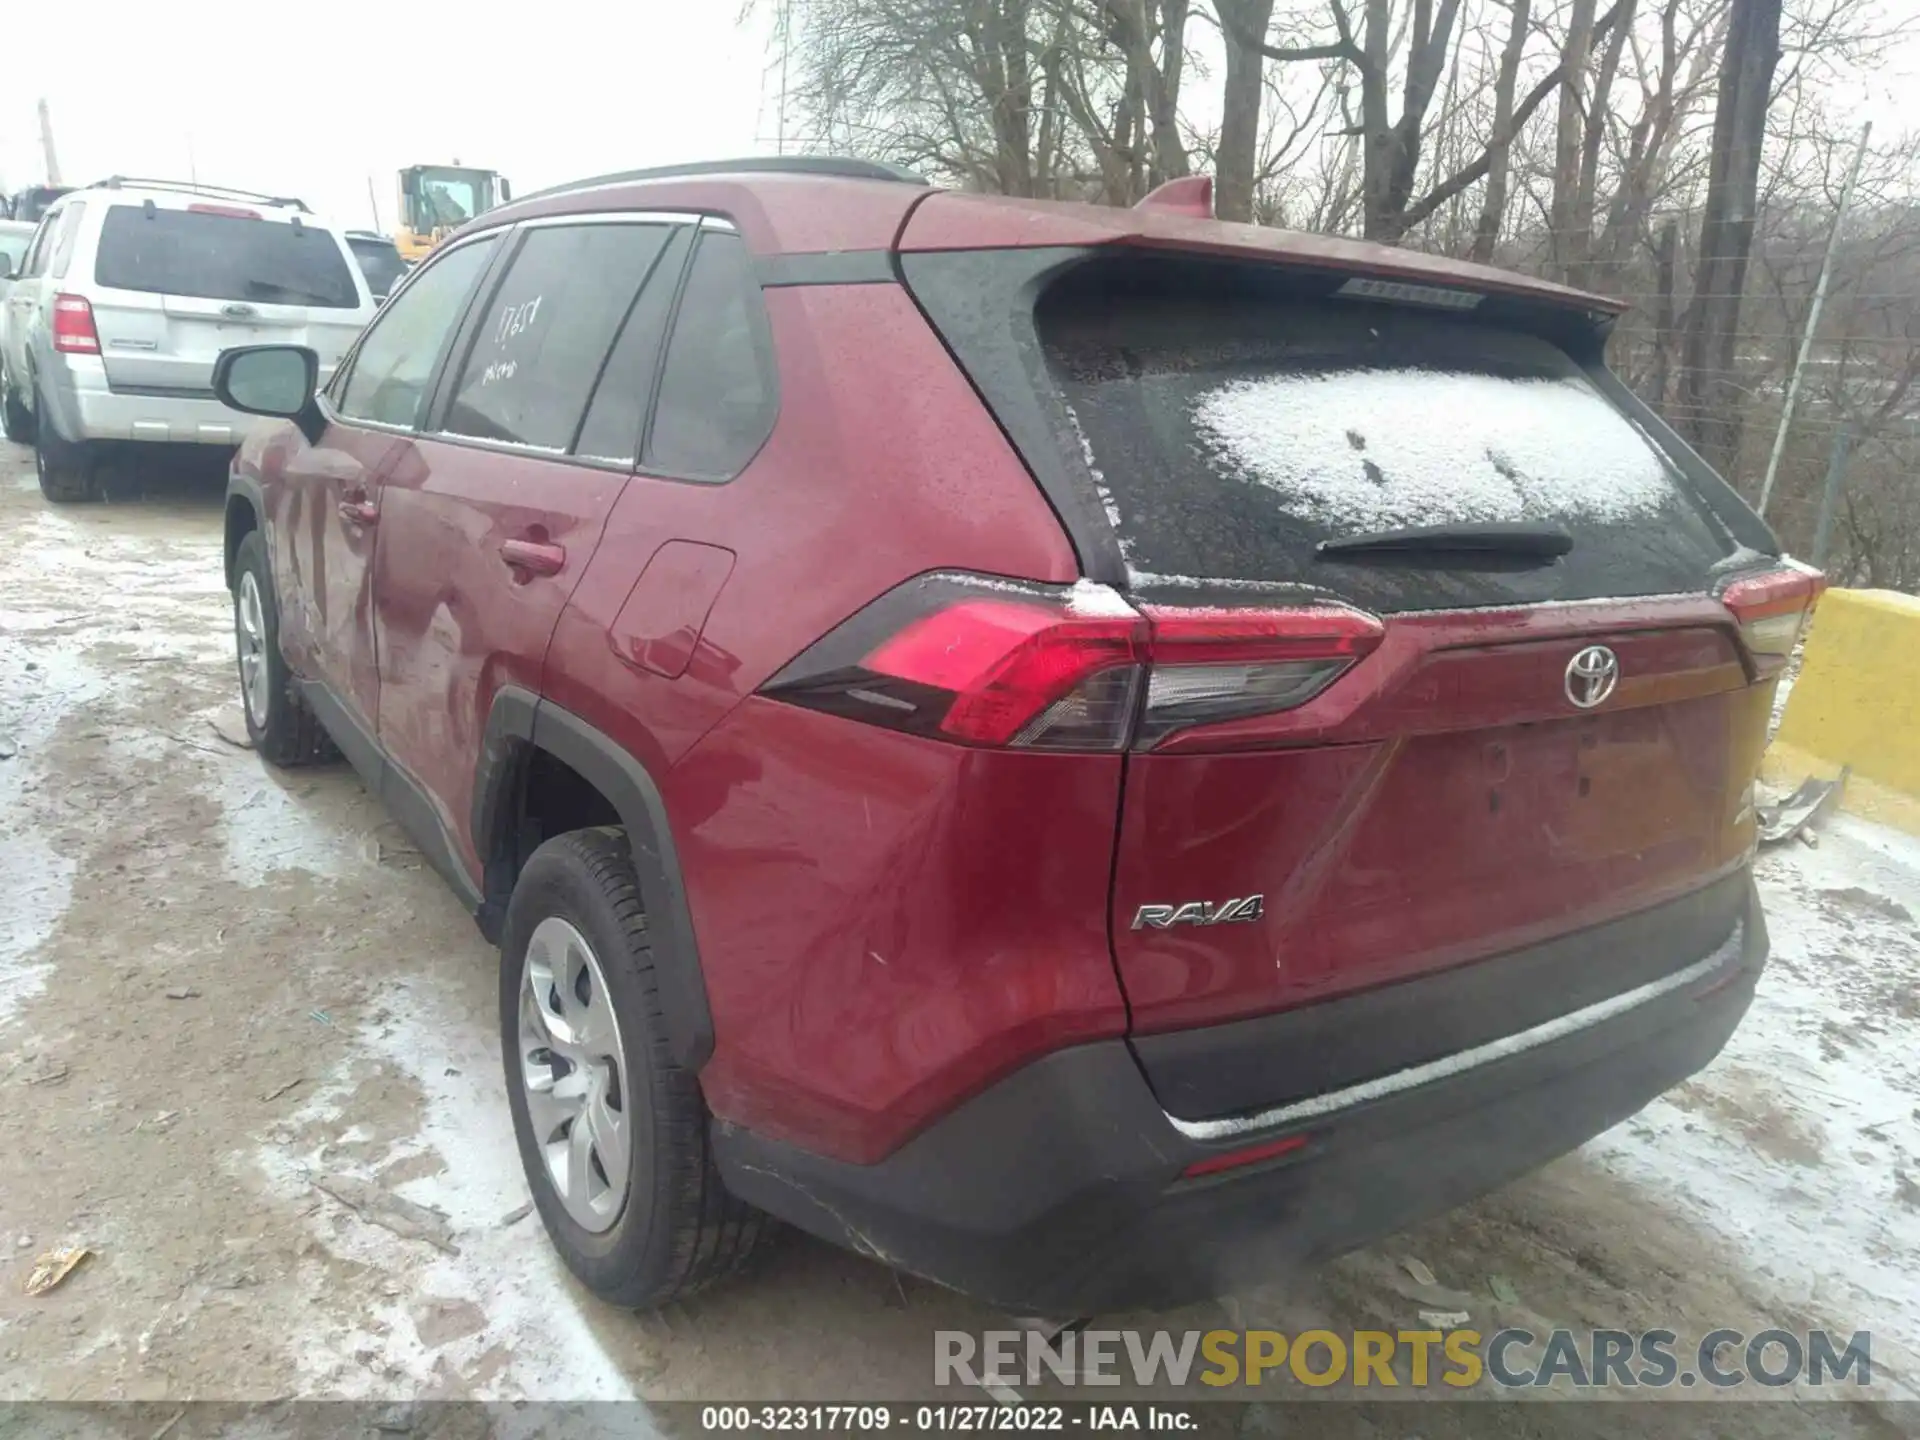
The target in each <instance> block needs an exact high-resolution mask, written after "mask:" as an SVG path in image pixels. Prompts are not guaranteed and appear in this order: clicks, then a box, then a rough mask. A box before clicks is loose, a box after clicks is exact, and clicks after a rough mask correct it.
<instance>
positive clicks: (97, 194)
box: [0, 177, 374, 500]
mask: <svg viewBox="0 0 1920 1440" xmlns="http://www.w3.org/2000/svg"><path fill="white" fill-rule="evenodd" d="M19 269H20V274H19V276H18V277H17V278H16V279H15V281H14V284H13V288H12V291H11V293H10V294H9V295H8V296H7V300H6V311H5V315H4V319H0V401H3V402H4V405H5V409H6V421H7V433H8V434H9V435H11V436H12V437H13V438H14V439H16V440H21V441H30V442H31V443H32V444H33V447H34V459H35V468H36V469H37V470H38V471H39V475H40V489H41V491H42V492H43V493H44V494H45V495H46V497H47V498H48V499H49V500H86V499H91V498H93V497H94V496H95V495H96V494H98V490H99V487H98V480H99V475H100V461H101V460H102V458H103V456H104V455H105V454H106V452H107V451H108V450H109V448H110V447H113V446H115V445H118V444H123V443H129V442H130V443H136V444H145V443H160V444H168V445H204V446H224V447H228V448H231V447H232V446H234V445H237V444H238V443H239V441H240V440H241V438H242V437H243V436H244V434H245V431H246V429H247V427H248V426H249V425H250V423H251V422H250V421H248V420H247V419H246V418H244V417H243V416H241V415H239V414H238V413H237V412H235V411H232V410H229V409H227V408H226V407H225V406H224V405H222V404H221V403H220V402H219V401H218V400H216V399H215V398H214V395H213V383H212V382H213V364H214V361H216V360H217V359H219V358H220V352H221V351H222V350H227V349H231V348H232V347H233V346H236V345H258V344H269V343H280V344H287V345H305V346H309V347H311V348H312V349H313V350H315V351H316V352H318V354H319V356H320V364H321V373H322V375H323V376H324V375H326V374H328V373H330V372H331V371H332V369H333V367H334V365H335V364H337V363H338V362H339V360H340V357H341V356H342V355H344V354H345V353H346V351H347V347H348V346H349V345H351V344H352V343H353V341H354V338H355V337H356V336H357V335H358V334H359V333H360V330H361V327H362V326H364V325H365V324H366V322H367V321H368V320H369V319H371V318H372V316H373V312H374V300H373V296H372V294H371V293H370V292H369V290H368V288H367V282H366V279H365V277H364V276H363V275H362V273H361V269H360V266H359V264H358V263H356V261H355V260H354V258H353V256H352V254H351V252H350V251H349V250H348V248H347V245H346V242H345V241H344V239H343V238H342V236H341V233H340V232H339V231H337V230H335V229H333V228H331V227H329V226H327V225H325V224H323V223H321V222H320V221H318V220H317V219H316V218H315V217H314V216H313V214H312V213H311V212H310V211H308V209H307V207H306V206H305V205H303V204H301V203H300V202H299V201H298V200H291V199H285V198H279V197H274V196H267V195H255V194H251V193H249V192H246V191H238V190H223V189H218V188H215V187H212V186H206V185H188V184H181V183H177V182H173V181H166V180H133V179H125V178H120V177H116V178H114V179H111V180H104V181H102V182H100V183H99V184H98V185H93V186H89V187H88V188H86V189H84V190H75V191H74V192H72V193H71V194H69V195H65V196H62V197H61V198H60V199H59V200H58V201H57V202H56V203H55V204H54V206H53V207H52V208H51V209H50V210H48V212H47V214H46V217H45V218H44V219H43V220H42V221H41V222H40V228H39V230H38V232H37V233H36V234H35V235H34V238H33V244H32V246H31V247H30V248H29V249H28V251H27V254H26V258H25V261H24V263H23V264H22V265H21V266H20V267H19Z"/></svg>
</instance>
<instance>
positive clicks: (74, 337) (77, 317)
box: [53, 295, 100, 355]
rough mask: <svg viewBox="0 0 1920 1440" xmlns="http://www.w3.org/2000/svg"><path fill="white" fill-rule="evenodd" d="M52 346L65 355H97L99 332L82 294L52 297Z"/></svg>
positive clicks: (90, 307) (90, 308)
mask: <svg viewBox="0 0 1920 1440" xmlns="http://www.w3.org/2000/svg"><path fill="white" fill-rule="evenodd" d="M53 348H54V349H56V350H58V351H60V352H61V353H62V354H66V355H98V354H99V353H100V332H99V331H97V330H95V329H94V328H93V306H91V305H89V304H88V303H87V299H86V296H84V295H56V296H54V297H53Z"/></svg>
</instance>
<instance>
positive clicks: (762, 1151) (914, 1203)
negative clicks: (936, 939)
mask: <svg viewBox="0 0 1920 1440" xmlns="http://www.w3.org/2000/svg"><path fill="white" fill-rule="evenodd" d="M1746 911H1747V913H1746V918H1745V919H1744V921H1743V922H1742V925H1741V927H1740V929H1739V930H1738V931H1737V932H1736V935H1735V936H1734V937H1732V938H1730V939H1729V941H1728V943H1726V944H1725V945H1723V946H1721V947H1720V948H1719V949H1718V950H1717V951H1716V952H1715V955H1714V957H1708V956H1702V963H1701V964H1700V965H1699V966H1697V967H1693V968H1694V969H1696V970H1697V971H1698V972H1699V973H1697V974H1696V975H1694V976H1693V977H1692V978H1690V979H1688V980H1687V981H1686V983H1684V984H1682V985H1679V986H1677V987H1676V988H1669V989H1666V990H1663V991H1661V992H1660V993H1658V994H1655V995H1652V996H1650V997H1649V998H1647V999H1646V1000H1645V1001H1644V1002H1643V1003H1634V1004H1620V1003H1618V1002H1617V1001H1616V1003H1615V1004H1614V1005H1613V1006H1612V1008H1610V1009H1609V1010H1607V1011H1606V1012H1605V1013H1596V1014H1594V1015H1592V1016H1590V1017H1589V1018H1587V1019H1585V1020H1582V1019H1581V1017H1580V1016H1578V1015H1576V1016H1573V1017H1566V1019H1567V1021H1568V1022H1569V1023H1565V1024H1562V1025H1561V1026H1559V1027H1558V1028H1555V1029H1553V1030H1552V1031H1551V1033H1547V1032H1541V1035H1540V1036H1539V1037H1536V1039H1535V1041H1534V1043H1531V1044H1529V1045H1525V1046H1518V1047H1516V1048H1514V1049H1513V1050H1512V1051H1511V1052H1510V1053H1494V1054H1490V1055H1488V1054H1483V1055H1481V1056H1479V1057H1478V1058H1477V1060H1476V1061H1475V1063H1471V1064H1465V1065H1463V1066H1462V1068H1459V1069H1456V1070H1453V1071H1451V1072H1447V1073H1435V1074H1432V1075H1430V1076H1423V1077H1422V1078H1421V1080H1420V1083H1417V1084H1408V1085H1407V1086H1405V1087H1404V1088H1399V1089H1397V1090H1395V1091H1394V1092H1393V1093H1391V1094H1386V1095H1377V1096H1371V1097H1370V1096H1368V1095H1367V1094H1364V1093H1359V1094H1351V1093H1349V1094H1347V1095H1346V1098H1345V1099H1342V1098H1341V1097H1340V1096H1338V1095H1336V1096H1333V1097H1322V1098H1324V1099H1327V1100H1328V1101H1329V1108H1328V1109H1327V1110H1326V1111H1325V1112H1324V1113H1320V1114H1314V1115H1308V1116H1305V1117H1294V1118H1285V1119H1282V1120H1280V1121H1278V1122H1276V1123H1273V1124H1269V1125H1266V1126H1264V1127H1255V1128H1248V1129H1245V1130H1239V1131H1236V1132H1235V1133H1231V1134H1217V1133H1212V1132H1213V1131H1217V1130H1219V1128H1220V1127H1219V1126H1218V1125H1217V1124H1216V1125H1215V1126H1213V1127H1212V1130H1211V1131H1209V1132H1207V1133H1198V1131H1199V1130H1200V1128H1201V1127H1196V1126H1195V1125H1193V1124H1192V1123H1187V1124H1184V1125H1183V1124H1182V1122H1178V1121H1175V1120H1174V1119H1172V1118H1171V1117H1170V1116H1168V1114H1167V1113H1166V1112H1165V1111H1164V1110H1163V1109H1162V1108H1161V1106H1160V1105H1159V1103H1158V1102H1157V1101H1156V1100H1155V1098H1154V1095H1153V1092H1152V1090H1151V1089H1150V1088H1149V1087H1148V1085H1147V1082H1146V1080H1145V1079H1144V1077H1143V1076H1142V1074H1141V1071H1140V1068H1139V1065H1138V1064H1137V1063H1136V1061H1135V1059H1134V1056H1133V1053H1132V1051H1131V1050H1130V1049H1129V1047H1128V1045H1127V1043H1126V1042H1125V1041H1121V1040H1113V1041H1104V1042H1101V1043H1098V1044H1092V1045H1084V1046H1079V1047H1076V1048H1074V1049H1071V1050H1063V1051H1059V1052H1057V1053H1055V1054H1052V1055H1049V1056H1047V1057H1045V1058H1044V1059H1041V1060H1039V1061H1036V1062H1035V1063H1034V1064H1032V1065H1029V1066H1027V1067H1026V1068H1024V1069H1022V1070H1020V1071H1017V1072H1016V1073H1014V1074H1012V1075H1010V1076H1008V1077H1007V1078H1006V1079H1004V1080H1002V1081H1000V1082H999V1083H998V1084H996V1085H994V1086H993V1087H991V1088H990V1089H988V1090H987V1091H985V1092H983V1093H982V1094H980V1095H978V1096H976V1097H975V1098H974V1099H972V1100H970V1101H968V1102H967V1103H966V1104H965V1105H963V1106H961V1107H960V1108H959V1109H957V1110H955V1111H954V1112H953V1113H952V1114H951V1115H949V1116H947V1117H946V1118H945V1119H944V1120H942V1121H940V1122H939V1123H937V1124H936V1125H934V1126H932V1127H931V1128H930V1129H928V1130H926V1131H923V1132H922V1133H921V1134H920V1135H918V1136H917V1137H915V1138H914V1139H913V1140H912V1141H910V1142H909V1143H907V1144H906V1145H904V1146H903V1147H901V1148H900V1149H899V1150H897V1151H896V1152H894V1154H892V1155H890V1156H888V1157H887V1158H886V1159H885V1160H883V1161H881V1162H879V1163H878V1164H875V1165H865V1166H862V1165H849V1164H845V1163H842V1162H839V1161H834V1160H828V1159H824V1158H822V1157H820V1156H817V1155H813V1154H810V1153H808V1152H806V1151H802V1150H798V1149H795V1148H793V1147H791V1146H787V1145H783V1144H780V1143H778V1142H774V1141H770V1140H767V1139H764V1138H762V1137H759V1136H756V1135H754V1134H752V1133H751V1132H749V1131H746V1130H742V1129H740V1128H738V1127H735V1126H730V1125H727V1124H724V1123H719V1124H716V1126H715V1127H714V1147H715V1153H716V1156H717V1159H718V1161H719V1165H720V1169H721V1173H722V1175H723V1176H724V1177H725V1180H726V1183H727V1184H728V1186H729V1187H730V1188H732V1189H733V1190H734V1191H735V1192H736V1193H738V1194H739V1195H740V1196H741V1197H743V1198H744V1199H746V1200H748V1201H750V1202H752V1203H753V1204H756V1205H758V1206H760V1207H762V1208H763V1209H766V1210H768V1211H771V1212H772V1213H773V1214H775V1215H778V1216H781V1217H782V1218H784V1219H787V1220H789V1221H791V1222H792V1223H794V1224H796V1225H798V1226H800V1227H801V1228H802V1229H805V1230H809V1231H812V1232H813V1233H814V1234H817V1235H821V1236H824V1237H826V1238H827V1239H830V1240H834V1241H838V1242H839V1243H842V1244H845V1245H847V1246H849V1247H850V1248H852V1249H855V1250H858V1251H860V1252H862V1253H865V1254H869V1255H873V1256H875V1257H877V1258H879V1259H882V1260H885V1261H887V1262H889V1263H891V1264H894V1265H897V1266H898V1267H900V1268H901V1269H903V1270H906V1271H909V1272H911V1273H914V1274H918V1275H922V1276H925V1277H927V1278H929V1279H932V1280H936V1281H939V1282H941V1283H943V1284H946V1285H949V1286H952V1287H953V1288H955V1289H957V1290H961V1291H964V1292H966V1293H968V1294H970V1295H973V1296H976V1297H978V1298H979V1299H981V1300H984V1301H986V1302H988V1303H990V1304H993V1305H996V1306H998V1307H1001V1308H1003V1309H1005V1310H1007V1311H1009V1312H1011V1313H1013V1314H1019V1315H1049V1316H1080V1315H1089V1314H1093V1313H1096V1312H1099V1311H1111V1310H1116V1309H1123V1308H1128V1307H1131V1306H1135V1305H1170V1304H1178V1303H1184V1302H1187V1301H1192V1300H1196V1299H1201V1298H1204V1297H1206V1296H1209V1295H1217V1294H1223V1293H1226V1292H1227V1291H1229V1290H1231V1289H1235V1288H1243V1287H1244V1286H1246V1285H1248V1284H1250V1283H1254V1282H1258V1281H1265V1280H1272V1279H1276V1278H1281V1277H1284V1276H1285V1275H1287V1274H1289V1273H1293V1272H1296V1271H1298V1270H1300V1269H1301V1268H1303V1267H1307V1266H1311V1265H1313V1264H1315V1263H1317V1262H1319V1261H1323V1260H1326V1259H1328V1258H1331V1257H1332V1256H1335V1255H1338V1254H1340V1253H1342V1252H1343V1251H1346V1250H1350V1249H1353V1248H1355V1247H1357V1246H1360V1245H1364V1244H1367V1243H1368V1242H1369V1241H1372V1240H1375V1239H1377V1238H1379V1237H1380V1236H1382V1235H1386V1234H1390V1233H1392V1232H1394V1231H1396V1230H1400V1229H1403V1228H1405V1227H1406V1226H1408V1225H1411V1224H1413V1223H1414V1222H1416V1221H1418V1220H1421V1219H1423V1218H1425V1217H1426V1216H1429V1215H1432V1214H1435V1213H1437V1212H1439V1211H1442V1210H1446V1209H1449V1208H1451V1207H1453V1206H1455V1205H1459V1204H1462V1203H1464V1202H1466V1201H1468V1200H1471V1199H1473V1198H1475V1197H1477V1196H1479V1195H1483V1194H1485V1193H1486V1192H1487V1191H1489V1190H1492V1189H1494V1188H1495V1187H1497V1186H1499V1185H1501V1184H1503V1183H1504V1182H1506V1181H1507V1180H1510V1179H1512V1178H1514V1177H1516V1176H1518V1175H1521V1174H1524V1173H1525V1172H1527V1171H1529V1170H1532V1169H1535V1168H1536V1167H1538V1166H1540V1165H1542V1164H1544V1163H1545V1162H1546V1161H1548V1160H1551V1159H1553V1158H1554V1157H1555V1156H1558V1155H1561V1154H1564V1153H1565V1152H1566V1151H1568V1150H1571V1149H1573V1148H1574V1147H1576V1146H1578V1145H1579V1144H1581V1143H1582V1142H1583V1141H1585V1140H1588V1139H1590V1138H1591V1137H1592V1136H1594V1135H1597V1134H1598V1133H1600V1132H1601V1131H1602V1130H1605V1129H1607V1128H1608V1127H1610V1126H1612V1125H1615V1124H1617V1123H1618V1122H1620V1121H1621V1120H1623V1119H1625V1118H1626V1117H1627V1116H1629V1115H1631V1114H1633V1113H1634V1112H1635V1111H1637V1110H1639V1109H1640V1108H1641V1107H1642V1106H1644V1105H1645V1104H1646V1103H1647V1102H1648V1101H1649V1100H1651V1099H1652V1098H1653V1097H1655V1096H1656V1095H1659V1094H1660V1093H1661V1092H1662V1091H1664V1090H1667V1089H1668V1088H1670V1087H1671V1086H1673V1085H1675V1084H1677V1083H1678V1082H1679V1081H1681V1080H1683V1079H1685V1078H1686V1077H1687V1076H1689V1075H1691V1074H1693V1073H1694V1072H1695V1071H1696V1070H1698V1069H1700V1068H1701V1067H1702V1066H1703V1065H1705V1064H1706V1063H1707V1062H1708V1061H1710V1060H1711V1059H1713V1057H1714V1056H1715V1055H1716V1054H1718V1053H1719V1051H1720V1048H1721V1047H1722V1046H1723V1045H1724V1044H1725V1043H1726V1041H1727V1037H1728V1036H1729V1035H1731V1034H1732V1033H1733V1030H1734V1027H1735V1026H1737V1025H1738V1024H1739V1022H1740V1018H1741V1016H1742V1015H1744V1014H1745V1013H1746V1009H1747V1005H1748V1003H1749V1002H1750V1001H1751V999H1752V997H1753V988H1754V984H1755V982H1756V980H1757V979H1758V977H1759V973H1760V969H1761V966H1762V964H1763V963H1764V961H1765V958H1766V953H1767V938H1766V929H1765V923H1764V920H1763V919H1762V916H1761V914H1760V907H1759V903H1758V897H1757V895H1754V894H1753V893H1752V892H1751V882H1749V897H1748V904H1747V907H1746ZM1710 958H1712V962H1713V963H1711V964H1709V963H1707V962H1708V961H1709V959H1710ZM1572 1022H1578V1023H1572ZM1439 1069H1440V1070H1441V1071H1443V1072H1444V1071H1445V1067H1444V1066H1442V1067H1439ZM1343 1093H1344V1092H1343ZM1309 1108H1311V1107H1309ZM1292 1133H1300V1134H1305V1135H1306V1136H1307V1137H1308V1139H1307V1142H1306V1144H1305V1145H1304V1146H1302V1147H1301V1148H1299V1149H1296V1150H1293V1151H1290V1152H1288V1153H1287V1154H1285V1155H1282V1156H1279V1157H1277V1158H1275V1159H1272V1160H1267V1161H1263V1162H1261V1163H1258V1164H1255V1165H1249V1166H1245V1167H1242V1168H1236V1169H1230V1170H1225V1171H1220V1172H1216V1173H1214V1174H1210V1175H1207V1176H1204V1177H1201V1178H1194V1179H1189V1178H1184V1173H1185V1171H1186V1170H1187V1167H1189V1166H1190V1165H1192V1164H1193V1163H1194V1162H1195V1161H1198V1160H1204V1159H1206V1158H1208V1157H1210V1156H1218V1155H1221V1154H1222V1153H1224V1152H1231V1151H1233V1150H1235V1149H1239V1148H1242V1147H1249V1146H1253V1145H1257V1144H1261V1143H1263V1142H1267V1141H1271V1140H1273V1139H1276V1138H1278V1137H1281V1136H1285V1135H1288V1134H1292Z"/></svg>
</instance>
